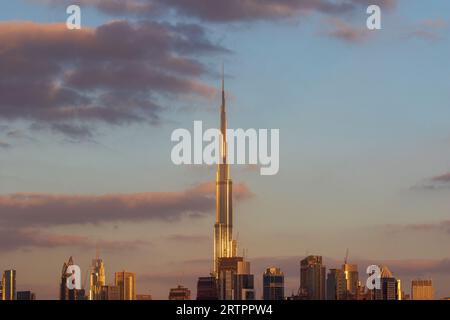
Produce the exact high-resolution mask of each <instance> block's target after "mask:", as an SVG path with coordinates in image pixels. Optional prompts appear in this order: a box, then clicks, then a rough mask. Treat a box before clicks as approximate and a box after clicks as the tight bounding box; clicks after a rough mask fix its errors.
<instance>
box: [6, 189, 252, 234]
mask: <svg viewBox="0 0 450 320" xmlns="http://www.w3.org/2000/svg"><path fill="white" fill-rule="evenodd" d="M214 192H215V185H214V183H204V184H199V185H196V186H193V187H192V188H189V189H187V190H184V191H179V192H147V193H134V194H105V195H69V194H47V193H15V194H8V195H1V196H0V223H3V224H8V226H10V227H16V228H17V227H24V226H27V227H29V226H57V225H73V224H86V223H92V224H98V223H105V222H116V221H145V220H160V221H174V220H178V219H180V218H182V217H203V216H205V215H209V214H210V213H211V212H212V211H213V210H214V208H215V197H214V196H215V193H214ZM251 195H252V193H251V192H250V190H249V189H248V187H247V186H246V185H244V184H236V185H235V188H234V196H235V197H236V199H246V198H248V197H250V196H251Z"/></svg>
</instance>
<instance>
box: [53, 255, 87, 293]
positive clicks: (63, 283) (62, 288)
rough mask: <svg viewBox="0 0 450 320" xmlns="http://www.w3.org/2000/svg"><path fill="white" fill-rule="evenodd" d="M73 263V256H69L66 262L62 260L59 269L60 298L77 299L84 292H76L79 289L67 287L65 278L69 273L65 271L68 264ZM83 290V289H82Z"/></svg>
mask: <svg viewBox="0 0 450 320" xmlns="http://www.w3.org/2000/svg"><path fill="white" fill-rule="evenodd" d="M72 265H74V263H73V258H72V257H70V258H69V260H68V261H67V262H64V264H63V267H62V270H61V283H60V287H59V299H60V300H78V299H79V298H81V297H82V296H84V292H78V291H81V290H77V289H69V288H68V287H67V278H68V277H69V276H70V273H68V272H67V269H68V268H69V266H72ZM83 291H84V290H83Z"/></svg>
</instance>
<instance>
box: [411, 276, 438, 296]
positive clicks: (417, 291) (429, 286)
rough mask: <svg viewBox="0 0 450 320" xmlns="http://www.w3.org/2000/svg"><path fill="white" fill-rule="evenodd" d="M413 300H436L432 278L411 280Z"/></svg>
mask: <svg viewBox="0 0 450 320" xmlns="http://www.w3.org/2000/svg"><path fill="white" fill-rule="evenodd" d="M411 300H434V287H433V281H432V280H413V281H412V282H411Z"/></svg>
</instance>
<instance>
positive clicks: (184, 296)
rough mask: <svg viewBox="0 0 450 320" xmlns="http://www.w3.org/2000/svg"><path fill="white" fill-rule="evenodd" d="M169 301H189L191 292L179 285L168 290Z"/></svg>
mask: <svg viewBox="0 0 450 320" xmlns="http://www.w3.org/2000/svg"><path fill="white" fill-rule="evenodd" d="M169 300H191V290H189V289H188V288H186V287H183V286H181V285H178V286H177V287H176V288H172V289H170V292H169Z"/></svg>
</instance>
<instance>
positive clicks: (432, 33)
mask: <svg viewBox="0 0 450 320" xmlns="http://www.w3.org/2000/svg"><path fill="white" fill-rule="evenodd" d="M410 29H411V30H410V31H409V32H408V33H407V34H406V37H407V38H416V39H422V40H426V41H431V42H434V41H438V40H441V39H442V38H443V36H444V32H445V30H446V29H448V22H447V21H446V20H444V19H442V18H436V19H428V20H423V21H421V22H419V23H417V24H416V25H414V26H412V27H410Z"/></svg>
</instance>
